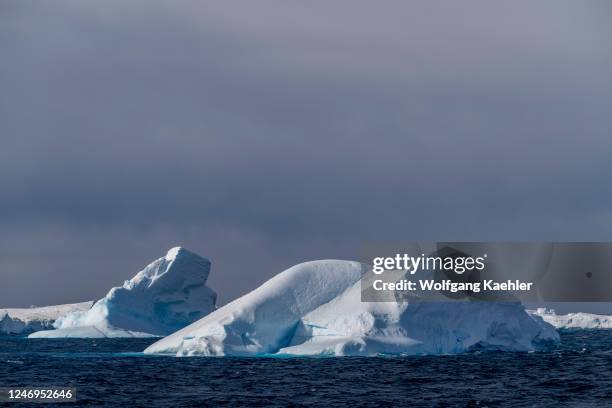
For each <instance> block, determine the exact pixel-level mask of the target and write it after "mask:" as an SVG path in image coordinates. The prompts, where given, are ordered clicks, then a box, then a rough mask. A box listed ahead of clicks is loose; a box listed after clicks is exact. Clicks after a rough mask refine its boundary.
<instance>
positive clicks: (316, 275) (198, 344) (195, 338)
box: [145, 260, 559, 356]
mask: <svg viewBox="0 0 612 408" xmlns="http://www.w3.org/2000/svg"><path fill="white" fill-rule="evenodd" d="M367 268H368V267H367V266H366V265H363V264H360V263H358V262H351V261H339V260H324V261H313V262H307V263H303V264H300V265H296V266H294V267H292V268H290V269H288V270H286V271H284V272H282V273H280V274H278V275H276V276H275V277H273V278H272V279H270V280H269V281H267V282H266V283H264V284H263V285H262V286H260V287H259V288H257V289H255V290H254V291H252V292H250V293H248V294H247V295H245V296H243V297H241V298H239V299H237V300H235V301H233V302H231V303H229V304H227V305H226V306H224V307H222V308H220V309H218V310H216V311H215V312H213V313H211V314H209V315H208V316H206V317H204V318H202V319H201V320H199V321H197V322H195V323H193V324H191V325H190V326H187V327H185V328H183V329H181V330H179V331H178V332H176V333H173V334H172V335H170V336H167V337H165V338H163V339H161V340H159V341H158V342H156V343H154V344H152V345H151V346H149V347H148V348H147V349H146V350H145V353H148V354H156V353H158V354H170V355H177V356H195V355H199V356H224V355H269V354H277V355H335V356H341V355H365V356H371V355H380V354H446V353H460V352H464V351H468V350H471V349H476V348H477V349H496V350H516V351H530V350H534V349H537V348H538V347H539V346H541V345H544V344H547V343H550V342H557V341H559V335H558V333H557V332H556V330H555V329H554V328H553V327H552V326H551V325H549V324H547V323H545V322H544V321H543V320H542V319H540V318H538V317H533V316H531V315H529V314H527V313H526V312H525V309H524V308H523V306H522V305H521V304H520V303H518V302H496V303H492V302H484V301H456V302H452V301H447V302H434V301H422V300H418V299H413V300H411V301H409V302H402V303H396V302H376V303H373V302H370V303H368V302H361V284H360V279H361V278H362V275H363V274H364V273H365V271H366V269H367Z"/></svg>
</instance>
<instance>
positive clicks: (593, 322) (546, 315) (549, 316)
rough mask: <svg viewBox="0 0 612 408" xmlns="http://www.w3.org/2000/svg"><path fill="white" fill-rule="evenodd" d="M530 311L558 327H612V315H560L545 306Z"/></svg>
mask: <svg viewBox="0 0 612 408" xmlns="http://www.w3.org/2000/svg"><path fill="white" fill-rule="evenodd" d="M528 312H529V313H530V314H532V315H533V316H538V317H540V318H542V319H543V320H544V321H546V322H547V323H549V324H551V325H553V326H554V327H556V328H557V329H612V316H607V315H598V314H592V313H581V312H579V313H568V314H565V315H558V314H557V313H556V312H555V311H554V310H553V309H547V308H543V307H540V308H537V309H536V310H529V311H528Z"/></svg>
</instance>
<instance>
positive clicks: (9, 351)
mask: <svg viewBox="0 0 612 408" xmlns="http://www.w3.org/2000/svg"><path fill="white" fill-rule="evenodd" d="M152 341H153V340H141V339H120V340H118V339H102V340H99V339H96V340H91V339H87V340H84V339H83V340H81V339H79V340H60V339H31V340H28V339H23V338H15V337H12V338H9V337H0V387H7V386H22V387H23V386H40V387H49V386H58V387H76V388H77V397H78V401H77V402H76V403H62V404H55V406H63V405H65V406H67V407H69V406H70V407H72V406H108V407H115V406H118V407H148V408H153V407H195V406H212V407H218V406H260V407H270V406H282V407H286V406H289V407H290V406H293V407H295V406H342V407H357V406H364V407H380V406H402V407H405V406H415V407H419V406H422V407H555V408H558V407H612V330H600V331H596V330H593V331H587V330H580V331H571V332H564V333H562V344H561V345H559V346H558V347H555V348H554V349H552V350H550V351H547V352H536V353H503V352H474V353H469V354H463V355H455V356H427V357H381V358H355V357H345V358H174V357H151V356H144V355H142V354H140V353H139V352H140V351H141V350H143V349H144V348H145V347H146V346H148V345H149V344H150V343H151V342H152ZM6 406H15V407H18V406H19V407H23V406H25V404H24V403H7V404H6ZM30 406H36V407H42V406H45V405H44V404H30Z"/></svg>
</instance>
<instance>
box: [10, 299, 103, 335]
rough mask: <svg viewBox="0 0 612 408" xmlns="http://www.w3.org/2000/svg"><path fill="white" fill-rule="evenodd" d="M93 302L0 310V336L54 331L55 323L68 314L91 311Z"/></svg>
mask: <svg viewBox="0 0 612 408" xmlns="http://www.w3.org/2000/svg"><path fill="white" fill-rule="evenodd" d="M92 305H93V302H82V303H72V304H66V305H57V306H45V307H30V308H21V309H16V308H15V309H0V334H5V335H25V334H30V333H33V332H37V331H39V330H50V329H53V323H55V321H56V320H57V319H58V318H60V317H61V316H64V315H65V314H67V313H72V312H79V311H84V310H87V309H90V308H91V306H92Z"/></svg>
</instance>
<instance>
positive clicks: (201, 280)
mask: <svg viewBox="0 0 612 408" xmlns="http://www.w3.org/2000/svg"><path fill="white" fill-rule="evenodd" d="M209 273H210V261H209V260H207V259H205V258H202V257H200V256H199V255H196V254H194V253H192V252H190V251H188V250H186V249H184V248H182V247H176V248H172V249H170V250H169V251H168V253H167V254H166V256H164V257H162V258H159V259H157V260H156V261H154V262H152V263H151V264H149V265H148V266H147V267H146V268H145V269H143V270H142V271H140V272H139V273H138V274H136V276H134V277H133V278H132V279H130V280H128V281H125V283H124V284H123V286H120V287H115V288H112V289H111V290H110V291H109V292H108V294H107V295H106V296H105V297H104V298H102V299H100V300H98V301H97V302H95V304H94V305H93V306H92V307H91V308H90V309H88V310H79V311H73V312H70V313H67V314H65V315H63V316H61V317H59V318H58V319H57V320H56V321H55V323H54V324H53V327H54V328H55V330H43V331H38V332H35V333H33V334H31V335H30V336H29V337H31V338H54V337H156V336H159V337H162V336H164V335H168V334H170V333H172V332H175V331H176V330H178V329H180V328H182V327H185V326H187V325H188V324H190V323H192V322H194V321H197V320H198V319H200V318H201V317H203V316H205V315H207V314H208V313H210V312H211V311H213V310H214V309H215V303H216V299H217V294H216V293H215V292H214V291H213V290H212V289H210V288H209V287H207V286H206V281H207V279H208V275H209Z"/></svg>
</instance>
